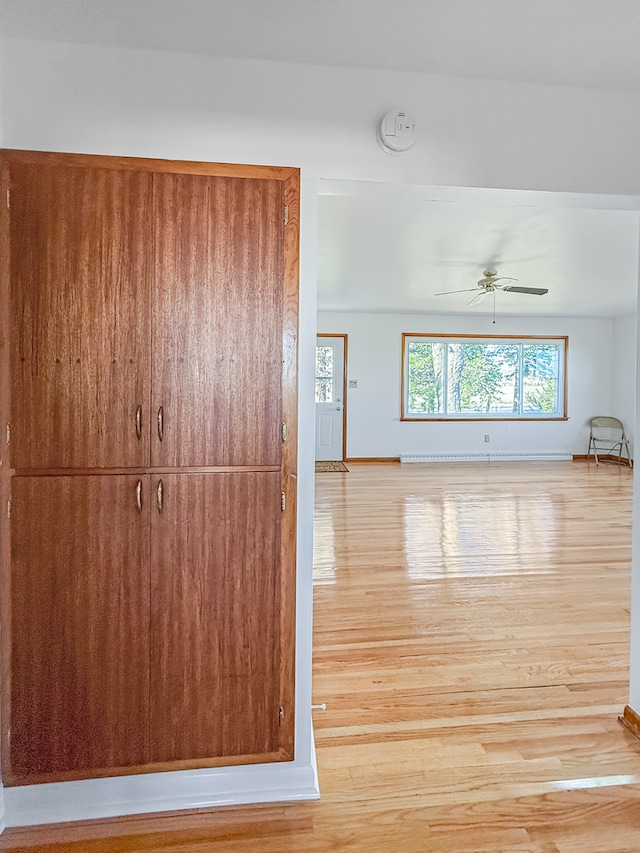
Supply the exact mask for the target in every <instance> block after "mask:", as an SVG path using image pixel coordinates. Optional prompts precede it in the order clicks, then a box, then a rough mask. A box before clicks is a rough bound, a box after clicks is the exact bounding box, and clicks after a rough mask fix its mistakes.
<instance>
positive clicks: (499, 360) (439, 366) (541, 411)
mask: <svg viewBox="0 0 640 853" xmlns="http://www.w3.org/2000/svg"><path fill="white" fill-rule="evenodd" d="M567 347H568V338H566V337H551V338H542V337H526V338H516V337H514V336H505V337H497V336H486V335H485V336H480V335H460V336H457V337H456V336H454V335H416V334H407V333H405V334H403V336H402V353H403V359H402V360H403V367H402V370H403V375H402V388H403V393H402V420H418V421H421V420H517V419H522V420H538V419H540V420H544V419H547V420H565V419H566V417H567V401H566V390H565V370H566V357H567Z"/></svg>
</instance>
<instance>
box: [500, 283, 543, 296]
mask: <svg viewBox="0 0 640 853" xmlns="http://www.w3.org/2000/svg"><path fill="white" fill-rule="evenodd" d="M500 289H501V290H503V291H505V290H506V291H510V292H511V293H530V294H532V295H533V296H544V295H545V293H549V288H548V287H512V286H511V285H507V286H506V287H501V288H500Z"/></svg>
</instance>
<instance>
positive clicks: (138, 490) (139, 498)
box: [136, 480, 142, 512]
mask: <svg viewBox="0 0 640 853" xmlns="http://www.w3.org/2000/svg"><path fill="white" fill-rule="evenodd" d="M136 506H137V508H138V512H142V480H138V482H137V483H136Z"/></svg>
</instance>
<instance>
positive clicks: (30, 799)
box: [4, 761, 320, 826]
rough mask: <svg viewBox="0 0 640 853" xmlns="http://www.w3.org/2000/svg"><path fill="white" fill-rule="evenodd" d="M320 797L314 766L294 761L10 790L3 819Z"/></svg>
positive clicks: (26, 822)
mask: <svg viewBox="0 0 640 853" xmlns="http://www.w3.org/2000/svg"><path fill="white" fill-rule="evenodd" d="M319 796H320V792H319V789H318V775H317V770H316V768H315V766H314V765H313V763H309V764H306V765H299V764H296V763H295V761H289V762H282V763H277V764H253V765H246V766H243V767H218V768H215V769H210V770H183V771H175V772H173V771H172V772H168V773H148V774H142V775H140V774H138V775H136V776H118V777H110V778H108V779H87V780H85V781H81V782H52V783H49V784H46V785H24V786H19V787H15V788H5V789H4V810H5V813H4V817H5V822H6V825H7V826H32V825H36V824H46V823H63V822H65V821H72V820H93V819H100V818H109V817H120V816H122V815H131V814H149V813H151V812H165V811H179V810H181V809H198V808H211V807H213V806H232V805H247V804H250V803H274V802H286V801H293V800H315V799H318V797H319Z"/></svg>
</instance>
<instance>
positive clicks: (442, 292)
mask: <svg viewBox="0 0 640 853" xmlns="http://www.w3.org/2000/svg"><path fill="white" fill-rule="evenodd" d="M477 289H478V288H477V287H468V288H467V289H466V290H443V291H441V292H440V293H434V294H433V295H434V296H446V295H447V294H448V293H475V291H476V290H477Z"/></svg>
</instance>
